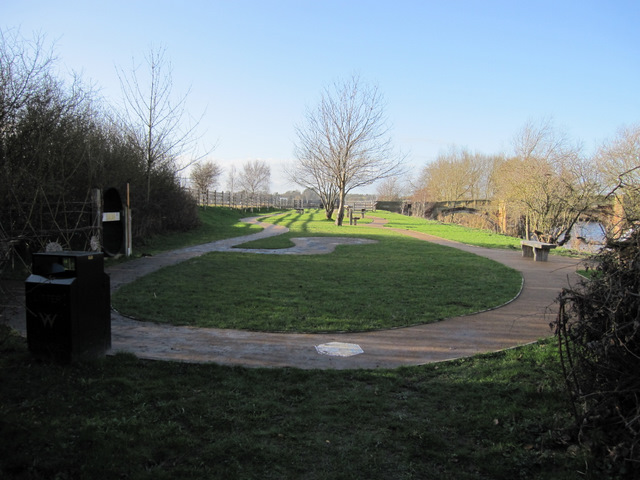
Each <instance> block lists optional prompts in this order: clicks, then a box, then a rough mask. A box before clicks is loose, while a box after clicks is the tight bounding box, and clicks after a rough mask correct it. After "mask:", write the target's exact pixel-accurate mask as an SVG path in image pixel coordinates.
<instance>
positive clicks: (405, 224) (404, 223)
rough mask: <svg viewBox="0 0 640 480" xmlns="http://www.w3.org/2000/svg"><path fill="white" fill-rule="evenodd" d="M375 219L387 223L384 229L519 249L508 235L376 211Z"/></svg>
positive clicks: (513, 238) (479, 245)
mask: <svg viewBox="0 0 640 480" xmlns="http://www.w3.org/2000/svg"><path fill="white" fill-rule="evenodd" d="M372 215H375V216H376V217H380V218H386V219H387V220H389V223H387V224H386V227H389V228H403V229H405V230H414V231H416V232H421V233H426V234H429V235H434V236H436V237H441V238H446V239H448V240H454V241H456V242H460V243H466V244H467V245H476V246H478V247H486V248H512V249H516V250H519V249H520V239H519V238H516V237H510V236H508V235H500V234H498V233H493V232H490V231H489V230H482V229H479V228H468V227H463V226H460V225H455V224H453V223H442V222H436V221H434V220H426V219H424V218H420V217H407V216H405V215H400V214H398V213H391V212H385V211H381V210H378V211H376V212H375V213H372Z"/></svg>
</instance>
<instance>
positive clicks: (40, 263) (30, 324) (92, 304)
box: [25, 252, 111, 362]
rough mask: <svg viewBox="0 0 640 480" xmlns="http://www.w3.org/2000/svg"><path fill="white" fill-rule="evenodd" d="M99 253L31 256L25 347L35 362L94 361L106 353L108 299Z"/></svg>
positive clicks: (109, 314)
mask: <svg viewBox="0 0 640 480" xmlns="http://www.w3.org/2000/svg"><path fill="white" fill-rule="evenodd" d="M109 286H110V282H109V276H108V275H107V274H106V273H104V257H103V254H102V253H93V252H50V253H49V252H47V253H36V254H34V255H33V265H32V274H31V275H30V276H29V277H28V278H27V280H26V281H25V300H26V310H27V343H28V345H29V350H30V351H31V352H32V353H33V354H34V355H36V356H37V357H46V358H49V359H53V360H56V361H62V362H68V361H72V360H78V359H85V358H97V357H101V356H104V355H105V353H106V352H107V350H109V349H110V348H111V312H110V303H111V295H110V291H109Z"/></svg>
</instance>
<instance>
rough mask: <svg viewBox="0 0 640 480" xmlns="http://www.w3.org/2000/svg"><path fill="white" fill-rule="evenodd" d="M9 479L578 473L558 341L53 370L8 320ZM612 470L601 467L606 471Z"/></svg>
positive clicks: (3, 413) (114, 362)
mask: <svg viewBox="0 0 640 480" xmlns="http://www.w3.org/2000/svg"><path fill="white" fill-rule="evenodd" d="M0 348H1V350H2V355H1V356H0V375H1V379H0V380H1V382H2V383H1V385H2V396H1V397H0V428H1V431H2V435H0V451H2V455H1V456H0V477H2V478H6V479H18V478H20V479H40V478H60V479H71V478H129V479H153V480H158V479H165V478H167V479H168V478H189V479H212V478H219V479H229V478H238V479H269V478H277V479H299V478H304V479H361V478H371V479H388V478H393V479H398V480H401V479H415V478H420V479H429V478H434V479H435V478H437V479H439V480H447V479H452V480H453V479H455V480H465V479H468V480H475V479H477V480H481V479H493V480H496V479H509V480H512V479H517V478H522V479H553V480H558V479H574V478H580V477H581V476H580V475H579V474H578V473H577V472H578V471H579V470H584V462H583V460H582V458H581V454H580V453H579V450H578V449H577V448H576V447H573V446H571V438H570V437H569V436H567V435H566V434H565V433H564V431H563V428H564V427H566V426H567V425H569V424H570V422H569V418H568V416H567V414H566V413H565V412H566V411H567V406H566V405H565V403H564V399H565V394H564V392H563V388H562V382H561V379H560V376H559V374H558V372H559V367H558V365H557V354H556V348H555V346H554V345H552V344H547V343H542V344H536V345H531V346H527V347H524V348H520V349H517V350H510V351H507V352H503V353H498V354H492V355H485V356H478V357H474V358H471V359H466V360H459V361H453V362H446V363H442V364H438V365H427V366H422V367H411V368H401V369H397V370H375V371H348V372H345V371H302V370H296V369H243V368H230V367H221V366H216V365H192V364H182V363H170V362H153V361H141V360H137V359H135V358H134V357H132V356H129V355H117V356H115V357H108V358H106V359H104V360H101V361H95V362H87V363H79V364H73V365H69V366H58V365H50V364H45V363H39V362H35V361H34V360H33V359H32V358H31V357H30V355H29V354H28V352H27V351H26V346H25V340H24V339H22V338H19V337H15V336H7V335H6V331H5V330H4V329H2V330H0ZM601 478H602V477H601Z"/></svg>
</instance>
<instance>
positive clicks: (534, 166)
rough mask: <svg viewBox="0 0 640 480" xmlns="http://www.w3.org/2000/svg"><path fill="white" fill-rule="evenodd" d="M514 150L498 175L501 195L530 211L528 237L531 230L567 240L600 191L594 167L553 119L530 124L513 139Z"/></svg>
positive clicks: (545, 237)
mask: <svg viewBox="0 0 640 480" xmlns="http://www.w3.org/2000/svg"><path fill="white" fill-rule="evenodd" d="M514 151H515V154H516V156H515V157H514V158H512V159H510V160H508V161H506V162H504V164H503V165H502V167H501V169H500V170H499V172H498V174H497V182H498V188H499V196H500V197H501V198H502V199H503V200H505V201H506V202H508V203H509V204H510V205H511V206H512V208H515V209H516V210H521V211H522V212H523V213H524V214H525V215H526V219H527V222H526V224H527V228H526V233H525V236H528V235H529V232H532V233H534V234H536V236H537V237H538V238H539V239H541V240H543V241H547V242H551V243H556V242H557V243H558V244H560V245H563V244H565V243H566V242H567V241H568V240H569V239H570V233H571V229H572V228H573V226H574V224H575V223H576V222H577V221H578V219H579V218H580V215H582V214H583V213H584V212H585V211H586V210H587V209H588V208H589V207H590V206H591V203H592V201H593V199H594V197H595V195H597V193H598V192H599V184H598V182H597V179H596V178H595V177H594V176H593V175H592V173H593V171H594V169H593V168H592V167H591V165H590V163H589V161H588V160H586V159H584V158H582V157H581V154H580V148H579V147H578V146H572V145H570V143H569V140H568V137H567V136H566V135H565V134H564V133H563V132H561V131H558V130H557V129H555V128H554V127H553V125H552V123H551V121H550V120H543V121H542V122H540V123H539V124H535V123H533V122H528V123H527V124H525V126H524V127H523V128H522V129H521V130H520V132H519V133H518V134H517V135H516V137H515V138H514Z"/></svg>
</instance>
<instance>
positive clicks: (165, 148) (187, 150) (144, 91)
mask: <svg viewBox="0 0 640 480" xmlns="http://www.w3.org/2000/svg"><path fill="white" fill-rule="evenodd" d="M165 54H166V50H165V49H162V48H161V49H157V50H154V49H151V50H150V52H149V54H148V55H147V56H145V64H144V65H143V66H140V65H135V63H134V64H133V66H132V68H131V71H130V72H125V71H124V70H122V69H118V77H119V79H120V86H121V89H122V94H123V98H124V110H125V112H124V113H125V116H126V121H125V124H126V125H127V126H128V129H129V132H128V133H129V135H130V136H131V140H133V141H134V142H135V143H136V144H137V145H138V147H139V148H140V150H141V152H142V154H143V156H144V159H145V162H146V177H147V201H149V198H150V195H151V178H152V172H153V170H154V169H160V168H166V167H169V168H171V169H175V170H182V169H184V168H186V167H188V166H190V165H192V164H193V163H195V162H197V161H198V160H199V159H200V158H202V156H203V155H202V154H201V155H199V154H198V153H197V152H196V149H197V146H198V145H197V144H198V141H199V138H200V137H199V136H198V135H197V128H198V126H199V124H200V120H197V121H193V120H192V119H191V118H190V117H189V116H188V115H187V111H186V102H187V98H188V95H189V92H187V93H185V94H184V95H182V96H178V97H176V96H175V95H174V92H173V77H172V67H171V63H170V62H169V61H168V59H167V58H166V57H165ZM143 67H146V70H145V69H144V68H143ZM201 118H202V117H200V119H201ZM181 156H189V157H190V159H189V160H188V161H187V162H186V164H183V165H180V166H178V165H176V161H177V159H178V158H179V157H181Z"/></svg>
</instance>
